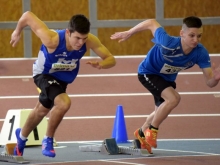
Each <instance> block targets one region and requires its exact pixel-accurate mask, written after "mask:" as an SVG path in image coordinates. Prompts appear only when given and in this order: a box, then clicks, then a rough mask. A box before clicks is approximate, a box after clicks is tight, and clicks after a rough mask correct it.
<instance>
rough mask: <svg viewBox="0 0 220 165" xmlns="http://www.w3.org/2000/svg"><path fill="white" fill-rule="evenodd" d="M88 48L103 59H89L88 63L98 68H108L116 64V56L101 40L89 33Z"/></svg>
mask: <svg viewBox="0 0 220 165" xmlns="http://www.w3.org/2000/svg"><path fill="white" fill-rule="evenodd" d="M86 47H87V49H92V50H93V51H94V52H95V53H96V54H97V55H98V56H99V57H101V59H102V61H100V62H98V61H89V62H87V63H88V64H91V65H92V66H93V67H95V68H98V69H101V68H102V69H108V68H111V67H113V66H115V64H116V61H115V58H114V56H113V55H112V54H111V53H110V52H109V50H108V49H107V48H106V47H105V46H104V45H103V44H102V43H101V42H100V40H99V39H98V38H97V37H96V36H94V35H93V34H91V33H89V35H88V39H87V41H86Z"/></svg>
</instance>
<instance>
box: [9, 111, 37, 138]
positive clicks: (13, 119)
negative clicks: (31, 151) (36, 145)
mask: <svg viewBox="0 0 220 165" xmlns="http://www.w3.org/2000/svg"><path fill="white" fill-rule="evenodd" d="M14 121H15V115H13V116H12V118H11V119H10V120H9V123H11V128H10V132H9V135H8V140H11V134H12V131H13V127H14ZM33 133H34V139H35V140H39V135H38V130H37V127H36V128H34V130H33Z"/></svg>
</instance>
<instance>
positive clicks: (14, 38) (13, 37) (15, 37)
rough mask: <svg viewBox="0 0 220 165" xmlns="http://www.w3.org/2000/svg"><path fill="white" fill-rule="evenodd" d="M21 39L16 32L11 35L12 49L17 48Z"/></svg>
mask: <svg viewBox="0 0 220 165" xmlns="http://www.w3.org/2000/svg"><path fill="white" fill-rule="evenodd" d="M20 38H21V34H20V33H18V32H17V31H14V32H13V33H12V35H11V41H10V44H11V45H12V47H15V46H16V45H17V43H18V41H19V40H20Z"/></svg>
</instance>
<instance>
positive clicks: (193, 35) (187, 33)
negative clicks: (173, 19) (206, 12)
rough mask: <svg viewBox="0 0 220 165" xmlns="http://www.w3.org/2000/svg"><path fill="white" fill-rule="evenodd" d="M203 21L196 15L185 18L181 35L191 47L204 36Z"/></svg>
mask: <svg viewBox="0 0 220 165" xmlns="http://www.w3.org/2000/svg"><path fill="white" fill-rule="evenodd" d="M202 32H203V28H202V21H201V19H200V18H198V17H195V16H190V17H186V18H184V19H183V25H182V29H181V31H180V36H181V38H182V41H183V42H184V44H185V45H187V46H188V47H190V48H195V47H196V46H197V45H198V43H199V42H200V41H201V38H202Z"/></svg>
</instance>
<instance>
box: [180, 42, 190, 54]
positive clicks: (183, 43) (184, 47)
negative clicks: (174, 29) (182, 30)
mask: <svg viewBox="0 0 220 165" xmlns="http://www.w3.org/2000/svg"><path fill="white" fill-rule="evenodd" d="M181 46H182V51H183V53H184V54H185V55H188V54H189V53H190V52H191V51H192V50H193V48H191V47H189V46H188V45H186V43H185V42H184V41H183V39H181Z"/></svg>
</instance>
